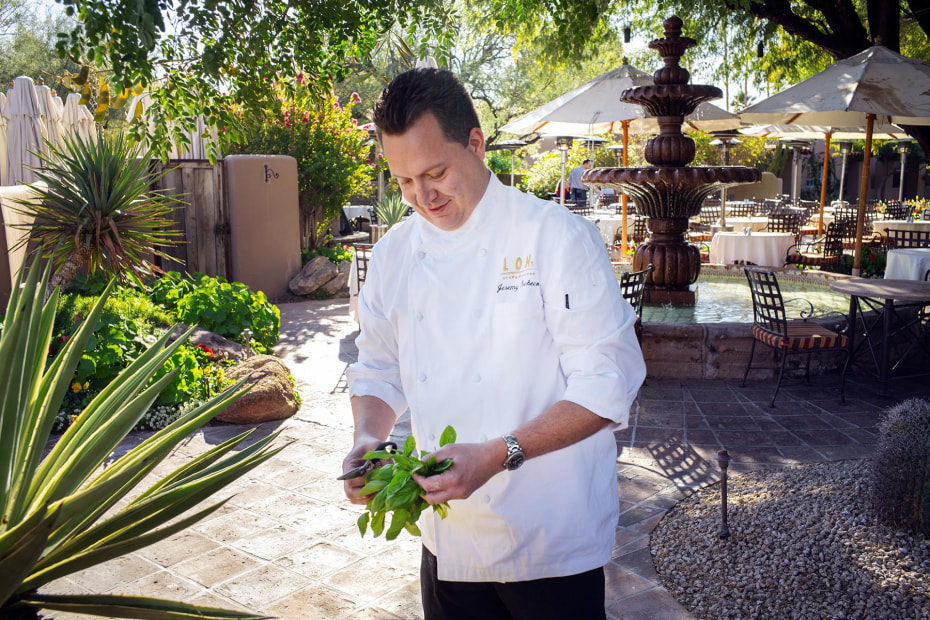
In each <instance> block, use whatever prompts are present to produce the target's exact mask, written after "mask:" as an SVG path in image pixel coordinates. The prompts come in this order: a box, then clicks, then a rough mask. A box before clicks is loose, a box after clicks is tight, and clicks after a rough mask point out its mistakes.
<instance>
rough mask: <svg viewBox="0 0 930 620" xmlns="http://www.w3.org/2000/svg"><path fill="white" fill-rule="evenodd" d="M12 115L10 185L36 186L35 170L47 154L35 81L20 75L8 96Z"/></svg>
mask: <svg viewBox="0 0 930 620" xmlns="http://www.w3.org/2000/svg"><path fill="white" fill-rule="evenodd" d="M7 106H8V109H9V112H10V115H9V119H8V125H7V153H8V161H7V164H8V166H9V178H8V179H7V180H6V184H7V185H16V184H17V183H34V182H35V181H37V180H38V177H37V176H36V174H35V172H34V171H33V168H38V167H39V166H40V165H41V163H42V162H41V160H40V159H39V156H38V155H36V153H47V152H48V151H47V148H46V145H45V138H46V132H45V125H44V124H43V123H42V119H41V118H39V104H38V97H37V96H36V88H35V84H33V82H32V78H30V77H26V76H23V75H21V76H19V77H18V78H16V79H14V80H13V90H12V94H11V96H9V97H8V100H7Z"/></svg>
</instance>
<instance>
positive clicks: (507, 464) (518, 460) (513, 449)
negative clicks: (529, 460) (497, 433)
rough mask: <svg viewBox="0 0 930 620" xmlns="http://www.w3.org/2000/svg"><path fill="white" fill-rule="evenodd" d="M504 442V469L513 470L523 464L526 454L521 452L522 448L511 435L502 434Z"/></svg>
mask: <svg viewBox="0 0 930 620" xmlns="http://www.w3.org/2000/svg"><path fill="white" fill-rule="evenodd" d="M503 440H504V443H506V444H507V458H505V459H504V463H503V465H504V469H506V470H507V471H513V470H515V469H517V468H518V467H520V465H523V461H525V460H526V455H525V454H523V448H521V447H520V444H519V443H517V438H516V437H514V436H513V435H504V436H503Z"/></svg>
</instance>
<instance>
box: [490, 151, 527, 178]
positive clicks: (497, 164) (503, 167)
mask: <svg viewBox="0 0 930 620" xmlns="http://www.w3.org/2000/svg"><path fill="white" fill-rule="evenodd" d="M518 161H522V160H519V159H518V158H517V157H516V155H514V167H515V168H516V166H517V162H518ZM484 163H485V165H486V166H487V167H488V168H489V169H490V170H491V172H493V173H494V174H510V151H509V150H507V149H498V150H496V151H488V152H487V154H486V155H485V156H484Z"/></svg>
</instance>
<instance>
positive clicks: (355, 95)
mask: <svg viewBox="0 0 930 620" xmlns="http://www.w3.org/2000/svg"><path fill="white" fill-rule="evenodd" d="M361 100H362V98H361V97H360V96H359V94H358V93H356V92H353V93H352V95H351V96H350V97H349V101H351V102H352V103H359V102H361Z"/></svg>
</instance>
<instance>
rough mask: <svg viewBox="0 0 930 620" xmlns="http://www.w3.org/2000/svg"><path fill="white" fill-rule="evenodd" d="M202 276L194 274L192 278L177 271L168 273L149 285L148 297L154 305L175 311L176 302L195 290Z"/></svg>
mask: <svg viewBox="0 0 930 620" xmlns="http://www.w3.org/2000/svg"><path fill="white" fill-rule="evenodd" d="M203 277H204V274H202V273H195V274H194V275H193V277H192V276H189V275H181V274H180V273H178V272H177V271H169V272H167V273H166V274H165V275H163V276H162V277H160V278H158V279H157V280H155V281H154V282H151V283H150V284H149V297H150V298H151V300H152V301H153V302H155V303H156V304H158V305H160V306H163V307H164V308H166V309H168V310H171V311H175V310H177V307H178V302H179V301H181V299H182V298H183V297H184V296H185V295H188V294H190V293H192V292H193V291H194V289H196V288H197V282H198V281H200V280H202V279H203Z"/></svg>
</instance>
